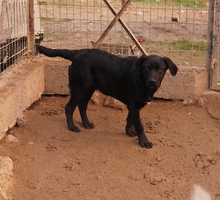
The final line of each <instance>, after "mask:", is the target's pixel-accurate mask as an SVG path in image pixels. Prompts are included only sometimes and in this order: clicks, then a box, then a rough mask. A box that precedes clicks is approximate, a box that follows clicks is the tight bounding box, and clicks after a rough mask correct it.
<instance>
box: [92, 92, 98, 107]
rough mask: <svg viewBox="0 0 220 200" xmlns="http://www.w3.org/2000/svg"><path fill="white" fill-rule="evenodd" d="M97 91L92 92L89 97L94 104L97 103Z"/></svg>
mask: <svg viewBox="0 0 220 200" xmlns="http://www.w3.org/2000/svg"><path fill="white" fill-rule="evenodd" d="M99 97H100V95H99V93H98V92H94V93H93V95H92V97H91V99H90V100H91V101H92V102H93V103H94V104H95V105H98V104H99Z"/></svg>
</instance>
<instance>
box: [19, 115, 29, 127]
mask: <svg viewBox="0 0 220 200" xmlns="http://www.w3.org/2000/svg"><path fill="white" fill-rule="evenodd" d="M16 124H17V126H18V127H24V126H26V125H27V122H26V120H25V118H24V116H23V115H21V116H20V117H19V118H17V122H16Z"/></svg>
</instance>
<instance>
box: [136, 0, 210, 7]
mask: <svg viewBox="0 0 220 200" xmlns="http://www.w3.org/2000/svg"><path fill="white" fill-rule="evenodd" d="M133 2H145V3H149V4H160V5H161V6H163V5H165V4H166V5H172V4H174V6H183V7H189V8H206V7H207V4H206V3H208V1H207V2H204V1H202V0H199V1H196V0H133Z"/></svg>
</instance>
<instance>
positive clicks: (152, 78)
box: [135, 55, 178, 93]
mask: <svg viewBox="0 0 220 200" xmlns="http://www.w3.org/2000/svg"><path fill="white" fill-rule="evenodd" d="M135 65H136V68H139V69H140V72H141V76H142V77H143V80H144V82H145V84H146V87H147V89H148V90H149V91H151V92H153V93H154V92H156V91H157V89H158V88H159V87H160V85H161V82H162V80H163V77H164V75H165V73H166V70H167V69H169V70H170V73H171V74H172V75H173V76H175V75H176V74H177V71H178V68H177V66H176V65H175V64H174V63H173V61H172V60H171V59H170V58H167V57H161V56H157V55H150V56H146V55H143V56H141V57H140V58H139V59H138V60H137V62H136V63H135Z"/></svg>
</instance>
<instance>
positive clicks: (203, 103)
mask: <svg viewBox="0 0 220 200" xmlns="http://www.w3.org/2000/svg"><path fill="white" fill-rule="evenodd" d="M206 102H207V100H206V99H205V98H199V99H197V106H199V107H203V108H204V107H205V106H206Z"/></svg>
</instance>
